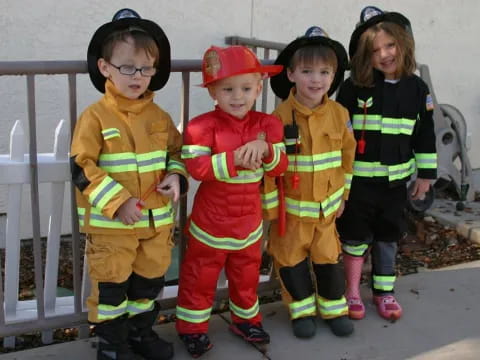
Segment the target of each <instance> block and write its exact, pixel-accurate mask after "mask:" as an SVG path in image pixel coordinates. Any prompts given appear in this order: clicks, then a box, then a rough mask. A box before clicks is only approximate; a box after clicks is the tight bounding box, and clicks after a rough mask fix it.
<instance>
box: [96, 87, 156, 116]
mask: <svg viewBox="0 0 480 360" xmlns="http://www.w3.org/2000/svg"><path fill="white" fill-rule="evenodd" d="M154 95H155V94H154V92H153V91H151V90H147V91H145V93H144V94H143V95H142V96H141V97H140V98H138V99H129V98H127V97H125V96H123V95H122V94H121V93H120V92H119V91H118V90H117V88H116V87H115V85H114V84H113V83H112V82H111V81H110V80H107V81H106V82H105V100H106V101H107V103H109V104H111V105H113V106H115V107H117V108H118V110H120V111H123V112H132V113H136V114H137V113H139V112H141V111H142V110H143V109H144V108H145V106H147V105H148V104H150V103H151V102H152V101H153V96H154Z"/></svg>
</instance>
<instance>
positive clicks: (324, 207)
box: [285, 186, 344, 219]
mask: <svg viewBox="0 0 480 360" xmlns="http://www.w3.org/2000/svg"><path fill="white" fill-rule="evenodd" d="M343 193H344V187H343V186H342V187H341V188H340V189H338V190H337V191H335V192H334V193H333V194H331V195H330V196H328V197H327V198H326V199H325V200H323V201H322V202H316V201H301V200H296V199H292V198H289V197H285V202H286V204H287V205H286V207H287V213H289V214H292V215H295V216H298V217H311V218H315V219H318V218H319V217H320V211H322V212H323V216H324V217H328V216H329V215H330V214H332V213H334V212H335V211H337V210H338V208H339V207H340V204H341V203H342V197H343Z"/></svg>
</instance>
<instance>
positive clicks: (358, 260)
mask: <svg viewBox="0 0 480 360" xmlns="http://www.w3.org/2000/svg"><path fill="white" fill-rule="evenodd" d="M363 260H364V258H363V256H351V255H348V254H345V253H344V254H343V266H344V267H345V278H346V280H347V290H346V292H345V298H346V299H347V305H348V316H349V317H350V319H353V320H360V319H363V318H364V317H365V305H363V302H362V299H361V298H360V279H361V278H362V266H363Z"/></svg>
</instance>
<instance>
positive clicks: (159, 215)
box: [89, 203, 174, 229]
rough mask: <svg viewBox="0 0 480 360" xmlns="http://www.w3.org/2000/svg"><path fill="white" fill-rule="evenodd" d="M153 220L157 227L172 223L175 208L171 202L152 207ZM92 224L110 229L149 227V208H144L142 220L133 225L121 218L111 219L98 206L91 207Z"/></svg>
mask: <svg viewBox="0 0 480 360" xmlns="http://www.w3.org/2000/svg"><path fill="white" fill-rule="evenodd" d="M151 211H152V216H153V221H154V224H155V227H156V228H157V227H160V226H163V225H167V224H172V223H173V221H174V216H173V208H172V205H171V203H168V204H167V205H165V206H163V207H161V208H158V209H151ZM89 225H90V226H93V227H99V228H108V229H140V228H148V227H149V226H150V222H149V210H148V209H143V210H142V217H141V218H140V221H137V222H136V223H135V224H133V225H125V224H124V223H122V222H121V221H120V219H118V218H115V219H113V220H112V219H109V218H107V217H105V216H103V214H102V212H101V211H100V210H99V209H97V208H93V207H92V208H91V209H90V223H89Z"/></svg>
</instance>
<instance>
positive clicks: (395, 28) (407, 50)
mask: <svg viewBox="0 0 480 360" xmlns="http://www.w3.org/2000/svg"><path fill="white" fill-rule="evenodd" d="M382 30H383V31H385V33H386V34H388V35H389V36H391V37H392V38H393V39H394V40H395V45H396V47H397V59H398V60H399V61H398V67H397V74H396V75H397V76H398V77H399V78H400V77H404V76H409V75H412V74H413V73H414V72H415V69H416V65H417V64H416V62H415V43H414V40H413V37H412V36H411V35H410V33H409V32H407V31H406V30H405V29H404V28H403V27H402V26H400V25H398V24H395V23H392V22H380V23H378V24H376V25H373V26H372V27H370V28H368V29H367V30H365V32H364V33H363V34H362V35H361V36H360V39H359V41H358V47H357V50H356V52H355V54H354V55H353V56H352V59H351V61H350V64H351V74H350V76H351V78H352V81H353V83H354V84H355V85H357V86H362V87H372V86H374V79H373V66H372V56H373V41H374V39H375V36H376V35H377V34H378V33H379V32H380V31H382Z"/></svg>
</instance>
